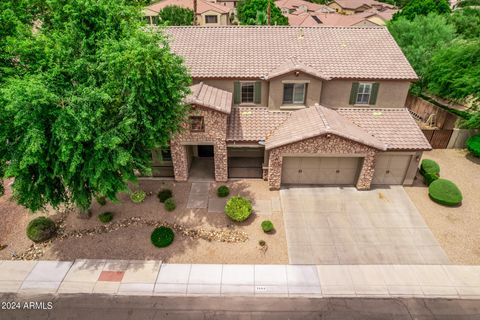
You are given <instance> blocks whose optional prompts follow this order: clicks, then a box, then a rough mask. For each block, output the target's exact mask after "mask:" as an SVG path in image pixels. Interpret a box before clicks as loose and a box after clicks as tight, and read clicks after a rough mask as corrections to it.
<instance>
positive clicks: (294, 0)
mask: <svg viewBox="0 0 480 320" xmlns="http://www.w3.org/2000/svg"><path fill="white" fill-rule="evenodd" d="M275 4H276V5H277V7H279V8H288V9H291V10H294V9H296V8H299V7H305V8H307V10H308V11H317V10H322V9H324V7H326V6H325V5H322V4H317V3H313V2H309V1H304V0H278V1H275Z"/></svg>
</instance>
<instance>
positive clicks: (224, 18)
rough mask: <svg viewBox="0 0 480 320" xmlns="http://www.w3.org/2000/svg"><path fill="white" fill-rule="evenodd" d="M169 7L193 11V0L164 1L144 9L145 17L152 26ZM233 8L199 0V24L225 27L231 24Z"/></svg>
mask: <svg viewBox="0 0 480 320" xmlns="http://www.w3.org/2000/svg"><path fill="white" fill-rule="evenodd" d="M167 6H179V7H183V8H188V9H190V10H193V0H162V1H160V2H157V3H154V4H151V5H149V6H148V7H146V8H145V9H144V15H145V17H146V18H147V19H148V21H149V22H150V23H151V24H156V23H157V21H158V13H159V12H160V11H161V10H162V9H163V8H165V7H167ZM230 11H232V8H230V7H229V6H226V5H221V4H218V3H214V2H209V1H206V0H197V23H198V24H199V25H207V26H225V25H229V24H230Z"/></svg>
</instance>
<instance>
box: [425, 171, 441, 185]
mask: <svg viewBox="0 0 480 320" xmlns="http://www.w3.org/2000/svg"><path fill="white" fill-rule="evenodd" d="M438 178H439V176H438V175H436V174H434V173H428V172H426V173H425V174H424V175H423V180H424V181H425V184H426V185H427V186H429V185H430V184H431V183H432V182H433V181H435V180H437V179H438Z"/></svg>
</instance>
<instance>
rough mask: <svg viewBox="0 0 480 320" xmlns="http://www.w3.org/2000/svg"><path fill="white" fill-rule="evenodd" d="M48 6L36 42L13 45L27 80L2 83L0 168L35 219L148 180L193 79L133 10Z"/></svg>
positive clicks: (102, 2) (113, 5)
mask: <svg viewBox="0 0 480 320" xmlns="http://www.w3.org/2000/svg"><path fill="white" fill-rule="evenodd" d="M4 1H5V0H4ZM26 1H30V0H26ZM8 2H10V3H11V4H15V3H16V2H17V1H16V0H8ZM47 3H48V7H47V8H46V9H47V10H43V12H42V14H41V15H40V16H38V17H37V19H39V21H41V24H40V25H41V26H40V27H39V28H38V30H37V31H35V34H34V35H33V36H32V35H29V36H17V37H15V39H14V41H13V40H12V41H13V42H14V43H13V44H12V45H11V48H12V49H11V50H12V52H11V57H15V58H14V60H13V62H12V61H11V60H10V63H11V64H13V65H14V69H15V70H20V72H16V74H17V76H15V77H14V76H11V77H8V78H6V79H3V81H4V83H3V84H0V141H1V143H0V168H1V167H2V166H3V167H4V168H5V176H7V177H14V178H15V181H14V183H13V186H12V188H13V195H14V198H15V199H16V200H17V202H18V203H19V204H21V205H24V206H26V207H27V208H30V209H31V210H32V211H36V210H38V209H41V208H44V207H45V206H46V205H52V206H54V207H56V206H58V205H59V204H61V203H62V202H72V203H74V204H75V205H77V206H78V207H80V208H88V207H89V205H90V203H91V199H92V197H94V196H106V197H108V198H110V199H112V200H115V199H116V196H117V193H118V192H121V191H127V190H128V183H129V182H131V181H135V173H136V172H145V173H146V172H149V170H150V162H151V150H152V149H153V148H156V147H160V146H165V145H166V144H167V143H168V141H169V139H170V136H171V135H172V134H173V133H175V132H176V131H177V130H178V128H179V125H180V123H182V122H183V121H184V119H185V115H186V112H187V110H188V108H187V106H185V105H184V103H183V99H184V97H185V95H186V94H187V92H188V85H189V84H190V81H191V80H190V77H189V76H188V73H187V71H186V68H185V67H184V66H183V64H182V61H181V59H180V58H179V57H177V56H175V55H174V54H172V53H171V52H170V50H169V46H168V43H167V41H166V40H165V38H164V37H163V35H162V34H161V33H160V32H154V31H152V30H150V29H146V27H145V25H143V23H142V21H143V20H142V19H141V11H140V9H141V8H140V7H139V6H137V5H134V4H131V3H132V1H129V0H95V1H91V0H50V1H48V2H47ZM32 24H33V21H28V22H26V23H25V25H26V26H28V30H29V32H30V33H32V27H31V25H32ZM25 48H28V50H27V49H25ZM32 56H33V57H34V58H35V59H32ZM7 60H8V59H7Z"/></svg>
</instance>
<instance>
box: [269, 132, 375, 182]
mask: <svg viewBox="0 0 480 320" xmlns="http://www.w3.org/2000/svg"><path fill="white" fill-rule="evenodd" d="M302 153H303V154H305V153H308V154H318V155H319V156H322V155H326V154H334V155H342V154H343V155H355V154H358V155H362V156H363V157H364V160H363V164H362V168H361V170H360V174H359V177H358V181H357V184H356V187H357V189H359V190H366V189H370V184H371V182H372V179H373V172H374V164H375V155H376V153H377V151H376V150H375V149H373V148H371V147H368V146H365V145H362V144H359V143H357V142H354V141H351V140H347V139H344V138H341V137H338V136H335V135H330V137H327V136H326V135H322V136H318V137H314V138H309V139H305V140H303V141H299V142H295V143H291V144H288V145H284V146H280V147H278V148H274V149H272V150H270V154H269V162H268V184H269V186H270V188H271V189H279V188H280V185H281V179H282V165H283V156H284V155H291V154H302Z"/></svg>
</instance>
